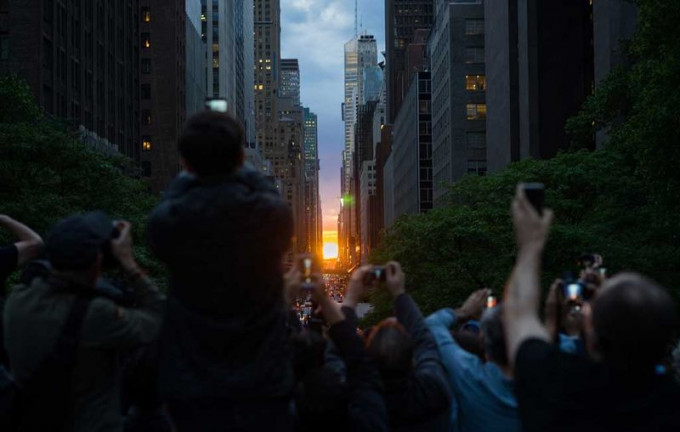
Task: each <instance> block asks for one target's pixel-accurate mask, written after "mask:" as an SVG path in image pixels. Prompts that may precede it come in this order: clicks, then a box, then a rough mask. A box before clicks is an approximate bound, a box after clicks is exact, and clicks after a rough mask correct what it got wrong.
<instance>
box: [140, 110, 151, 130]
mask: <svg viewBox="0 0 680 432" xmlns="http://www.w3.org/2000/svg"><path fill="white" fill-rule="evenodd" d="M151 120H152V119H151V110H143V111H142V124H144V125H146V126H150V125H151V123H152V121H151Z"/></svg>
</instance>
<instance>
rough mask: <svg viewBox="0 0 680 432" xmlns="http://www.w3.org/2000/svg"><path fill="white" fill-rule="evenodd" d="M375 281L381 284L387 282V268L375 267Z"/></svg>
mask: <svg viewBox="0 0 680 432" xmlns="http://www.w3.org/2000/svg"><path fill="white" fill-rule="evenodd" d="M372 273H373V279H374V280H377V281H379V282H385V281H387V268H386V267H384V266H375V267H373V272H372Z"/></svg>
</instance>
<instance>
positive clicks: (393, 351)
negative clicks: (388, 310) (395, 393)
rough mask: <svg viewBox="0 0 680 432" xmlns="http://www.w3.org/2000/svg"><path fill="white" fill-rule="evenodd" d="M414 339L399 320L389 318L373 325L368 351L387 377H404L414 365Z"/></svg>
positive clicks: (382, 373)
mask: <svg viewBox="0 0 680 432" xmlns="http://www.w3.org/2000/svg"><path fill="white" fill-rule="evenodd" d="M413 349H414V346H413V340H412V339H411V336H409V334H408V333H407V332H406V330H405V329H404V327H403V326H402V325H401V324H399V323H398V322H397V320H395V319H392V318H388V319H386V320H383V321H382V322H381V323H380V324H378V325H377V326H375V327H373V329H372V330H371V334H370V336H369V337H368V340H367V341H366V352H368V355H370V356H371V358H373V361H374V362H375V364H376V366H377V367H378V370H379V371H380V375H382V377H383V378H385V379H392V378H402V377H404V376H406V375H408V373H409V372H411V369H412V367H413Z"/></svg>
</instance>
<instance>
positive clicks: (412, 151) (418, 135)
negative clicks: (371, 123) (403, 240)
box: [392, 72, 432, 216]
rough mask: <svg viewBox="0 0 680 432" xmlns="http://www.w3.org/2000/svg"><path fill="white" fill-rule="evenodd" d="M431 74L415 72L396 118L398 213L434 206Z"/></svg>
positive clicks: (424, 211) (395, 179)
mask: <svg viewBox="0 0 680 432" xmlns="http://www.w3.org/2000/svg"><path fill="white" fill-rule="evenodd" d="M430 98H431V90H430V73H429V72H418V73H416V74H414V76H413V80H412V82H411V86H410V87H409V92H408V94H407V95H406V97H405V98H404V100H403V102H402V105H401V108H400V109H399V113H398V114H397V118H396V119H395V121H394V125H393V127H394V134H393V136H394V139H393V142H392V156H393V159H394V193H393V194H394V212H395V214H396V215H397V216H400V215H402V214H418V213H426V212H427V211H429V210H431V209H432V126H431V125H432V114H431V110H430Z"/></svg>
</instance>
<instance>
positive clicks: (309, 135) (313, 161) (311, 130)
mask: <svg viewBox="0 0 680 432" xmlns="http://www.w3.org/2000/svg"><path fill="white" fill-rule="evenodd" d="M304 121H305V123H304V156H305V214H306V215H305V219H306V220H307V222H308V224H307V230H308V232H309V234H308V237H309V250H310V252H311V253H312V254H314V255H317V256H320V255H321V253H322V247H323V232H322V231H323V225H322V220H321V211H320V209H321V202H320V198H319V150H318V130H317V128H318V123H317V116H316V114H314V113H313V112H311V111H310V109H309V108H304Z"/></svg>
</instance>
